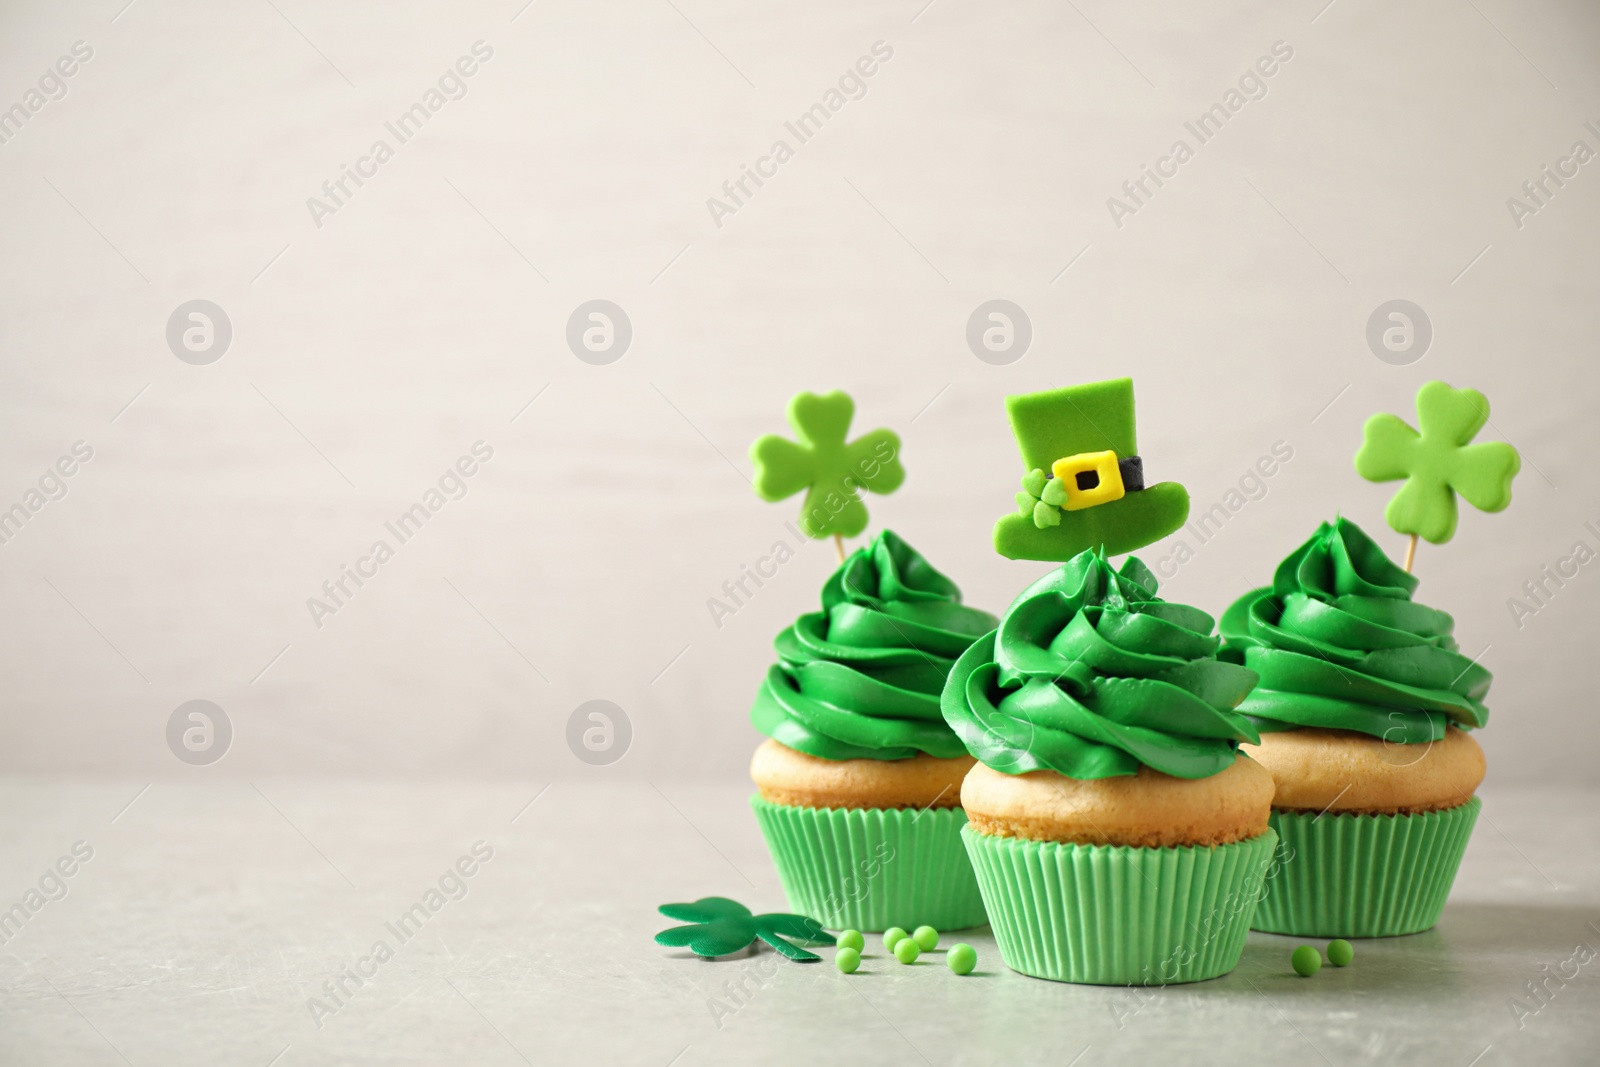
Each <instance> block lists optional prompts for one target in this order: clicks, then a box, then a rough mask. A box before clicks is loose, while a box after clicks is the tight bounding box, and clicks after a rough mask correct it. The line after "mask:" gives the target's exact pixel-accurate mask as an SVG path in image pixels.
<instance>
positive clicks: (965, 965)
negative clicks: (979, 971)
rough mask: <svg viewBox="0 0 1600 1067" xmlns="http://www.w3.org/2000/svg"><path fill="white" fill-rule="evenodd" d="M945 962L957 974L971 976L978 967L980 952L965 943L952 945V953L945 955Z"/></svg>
mask: <svg viewBox="0 0 1600 1067" xmlns="http://www.w3.org/2000/svg"><path fill="white" fill-rule="evenodd" d="M944 962H945V964H946V966H948V967H949V968H950V969H951V970H952V971H954V972H956V973H957V974H971V973H972V969H973V968H974V967H976V966H977V965H978V950H977V949H975V948H973V947H972V946H971V945H968V944H965V943H962V944H958V945H951V946H950V951H949V952H947V953H945V956H944Z"/></svg>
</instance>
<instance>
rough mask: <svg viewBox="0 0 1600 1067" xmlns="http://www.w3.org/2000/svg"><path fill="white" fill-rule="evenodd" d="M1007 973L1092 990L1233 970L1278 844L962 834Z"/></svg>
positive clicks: (1272, 837) (1269, 839) (1260, 839)
mask: <svg viewBox="0 0 1600 1067" xmlns="http://www.w3.org/2000/svg"><path fill="white" fill-rule="evenodd" d="M961 837H962V839H963V840H964V841H965V842H966V846H967V853H968V854H969V855H970V856H971V857H972V866H973V869H974V870H976V871H977V873H978V886H979V888H980V889H981V890H982V891H983V903H984V905H985V906H986V908H987V909H988V912H989V924H990V925H991V926H992V927H993V928H994V936H995V940H996V941H998V942H999V943H1000V956H1001V958H1002V959H1004V960H1005V963H1006V966H1007V967H1010V968H1011V969H1012V970H1014V971H1018V972H1021V973H1022V974H1026V975H1032V976H1033V977H1035V978H1048V979H1051V980H1053V981H1057V982H1082V983H1086V984H1090V985H1127V984H1129V983H1135V982H1137V983H1143V984H1145V985H1151V986H1160V985H1171V984H1174V983H1178V982H1199V981H1202V980H1204V979H1207V978H1216V977H1218V976H1220V975H1224V974H1227V973H1228V972H1229V971H1231V970H1233V968H1234V967H1235V966H1237V965H1238V963H1239V956H1240V954H1241V953H1243V952H1244V941H1245V937H1246V935H1247V934H1249V932H1250V917H1251V915H1252V914H1253V913H1254V911H1255V908H1256V902H1257V900H1259V898H1260V896H1261V882H1262V878H1263V877H1264V876H1265V874H1266V870H1267V866H1268V864H1269V863H1270V862H1271V857H1272V852H1273V849H1274V847H1276V845H1277V840H1278V837H1277V835H1276V834H1275V833H1273V832H1272V831H1271V830H1268V831H1267V832H1265V833H1263V834H1260V835H1258V836H1256V837H1252V838H1250V839H1249V840H1247V841H1239V842H1236V843H1234V844H1231V845H1219V846H1216V847H1203V846H1195V847H1186V848H1133V847H1127V846H1115V845H1074V844H1061V843H1058V842H1054V841H1031V840H1028V839H1026V838H1018V837H991V836H989V835H987V834H980V833H978V832H977V831H976V830H973V829H972V828H971V827H967V828H966V829H964V830H962V831H961Z"/></svg>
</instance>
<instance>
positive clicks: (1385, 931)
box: [1254, 797, 1483, 937]
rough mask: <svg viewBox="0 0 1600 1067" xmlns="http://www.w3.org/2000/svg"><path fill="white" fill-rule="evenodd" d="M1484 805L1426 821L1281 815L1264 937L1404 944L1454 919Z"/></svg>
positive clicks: (1472, 803)
mask: <svg viewBox="0 0 1600 1067" xmlns="http://www.w3.org/2000/svg"><path fill="white" fill-rule="evenodd" d="M1482 807H1483V802H1482V801H1481V800H1479V799H1478V798H1477V797H1473V798H1472V799H1470V800H1468V801H1467V802H1466V803H1465V804H1460V805H1458V806H1456V807H1454V808H1447V809H1445V810H1444V811H1430V812H1425V813H1423V814H1420V815H1364V814H1359V813H1352V812H1342V813H1336V814H1335V813H1324V814H1322V815H1312V814H1309V813H1302V812H1293V811H1278V810H1274V811H1273V813H1272V819H1271V825H1272V828H1273V829H1274V830H1276V831H1278V836H1279V838H1281V839H1282V842H1283V843H1282V846H1281V847H1280V849H1279V852H1280V859H1281V861H1282V862H1281V865H1280V868H1279V871H1278V874H1277V876H1276V877H1274V878H1272V879H1270V880H1269V881H1268V882H1267V887H1266V896H1264V897H1263V898H1262V900H1261V906H1260V907H1259V908H1257V909H1256V918H1255V923H1254V926H1255V929H1257V930H1264V931H1266V932H1268V933H1273V934H1293V935H1295V936H1297V937H1394V936H1396V935H1398V934H1416V933H1421V932H1422V931H1423V930H1427V929H1429V928H1431V927H1432V926H1433V925H1434V924H1435V923H1437V922H1438V921H1439V916H1440V915H1441V914H1442V913H1443V912H1444V902H1445V899H1446V898H1447V897H1449V895H1450V885H1451V883H1453V882H1454V881H1455V878H1456V870H1457V868H1459V867H1460V866H1461V857H1462V855H1463V854H1464V853H1465V852H1466V850H1467V839H1468V838H1469V837H1471V836H1472V825H1473V823H1475V822H1477V820H1478V811H1479V809H1480V808H1482Z"/></svg>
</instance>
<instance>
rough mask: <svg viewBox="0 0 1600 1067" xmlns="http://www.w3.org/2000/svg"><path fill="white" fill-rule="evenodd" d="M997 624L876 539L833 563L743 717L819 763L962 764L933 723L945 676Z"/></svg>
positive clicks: (784, 636) (887, 538)
mask: <svg viewBox="0 0 1600 1067" xmlns="http://www.w3.org/2000/svg"><path fill="white" fill-rule="evenodd" d="M995 621H996V620H995V617H994V616H993V615H990V614H989V613H988V612H987V611H980V610H978V609H977V608H969V607H967V606H965V605H963V604H962V603H961V590H960V589H958V588H956V585H955V583H954V582H952V581H951V580H950V579H948V578H946V577H945V576H944V575H943V574H940V573H939V572H938V571H936V570H934V569H933V567H932V566H931V565H930V564H929V563H928V561H927V560H925V559H923V558H922V556H921V555H919V554H918V553H917V551H916V550H915V549H913V548H912V547H911V546H910V545H908V544H906V543H905V542H904V541H902V540H901V539H900V538H899V537H898V536H897V535H896V534H894V533H893V532H891V531H889V530H885V531H883V532H882V533H880V534H879V535H878V536H877V537H875V538H873V540H872V542H871V543H870V544H867V545H865V546H863V547H862V548H859V549H857V550H856V551H855V552H853V553H851V554H850V558H849V559H846V560H845V561H844V563H842V564H840V566H839V569H838V570H836V571H834V572H833V574H832V576H830V577H829V578H828V581H827V583H826V584H825V585H824V586H823V587H822V610H821V611H818V612H813V613H811V614H809V615H802V616H800V618H798V619H797V620H795V623H794V625H793V626H791V627H789V628H788V629H787V630H784V631H783V632H782V633H780V634H779V635H778V637H777V640H776V641H774V642H773V644H774V646H775V647H776V648H777V650H778V662H777V663H775V664H773V666H772V667H771V668H770V669H769V670H768V671H767V678H766V681H765V682H763V683H762V684H761V689H760V691H759V692H758V693H757V694H756V702H755V705H754V706H753V707H752V708H751V709H750V721H751V722H753V723H755V727H756V729H757V730H760V731H761V732H762V733H764V734H766V735H767V736H768V737H770V738H772V739H773V740H775V741H778V742H780V743H781V744H784V745H787V746H789V747H790V748H792V749H795V750H796V751H799V752H804V753H806V754H808V755H811V756H818V757H820V758H822V759H832V760H847V759H881V760H895V759H909V758H910V757H912V756H915V755H916V754H917V753H919V752H926V753H927V754H928V755H930V756H938V757H940V758H943V759H949V758H952V757H955V756H960V755H963V754H965V751H966V750H965V749H964V748H963V747H962V745H961V742H960V740H959V739H957V737H956V735H955V734H954V733H952V732H951V731H950V728H949V727H948V726H946V725H945V722H944V719H943V717H942V716H941V715H940V714H939V692H940V690H941V689H943V688H944V681H945V678H946V676H948V675H949V673H950V666H951V664H952V663H954V662H955V659H956V657H957V656H959V655H960V654H961V653H962V652H963V651H965V650H966V648H967V647H968V646H969V645H971V644H972V642H973V641H974V640H976V639H977V638H978V637H979V636H980V635H982V634H984V633H987V632H988V631H990V630H992V629H994V625H995Z"/></svg>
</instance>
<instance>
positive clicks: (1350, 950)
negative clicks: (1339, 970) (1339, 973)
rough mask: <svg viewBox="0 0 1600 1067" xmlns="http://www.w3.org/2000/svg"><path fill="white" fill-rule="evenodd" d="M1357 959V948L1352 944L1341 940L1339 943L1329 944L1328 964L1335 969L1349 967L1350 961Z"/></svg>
mask: <svg viewBox="0 0 1600 1067" xmlns="http://www.w3.org/2000/svg"><path fill="white" fill-rule="evenodd" d="M1355 958H1356V950H1355V947H1354V946H1352V945H1351V944H1350V942H1348V941H1346V940H1344V939H1343V938H1340V939H1339V940H1338V941H1329V942H1328V962H1329V963H1331V964H1333V965H1334V966H1335V967H1348V966H1350V961H1351V960H1353V959H1355Z"/></svg>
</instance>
